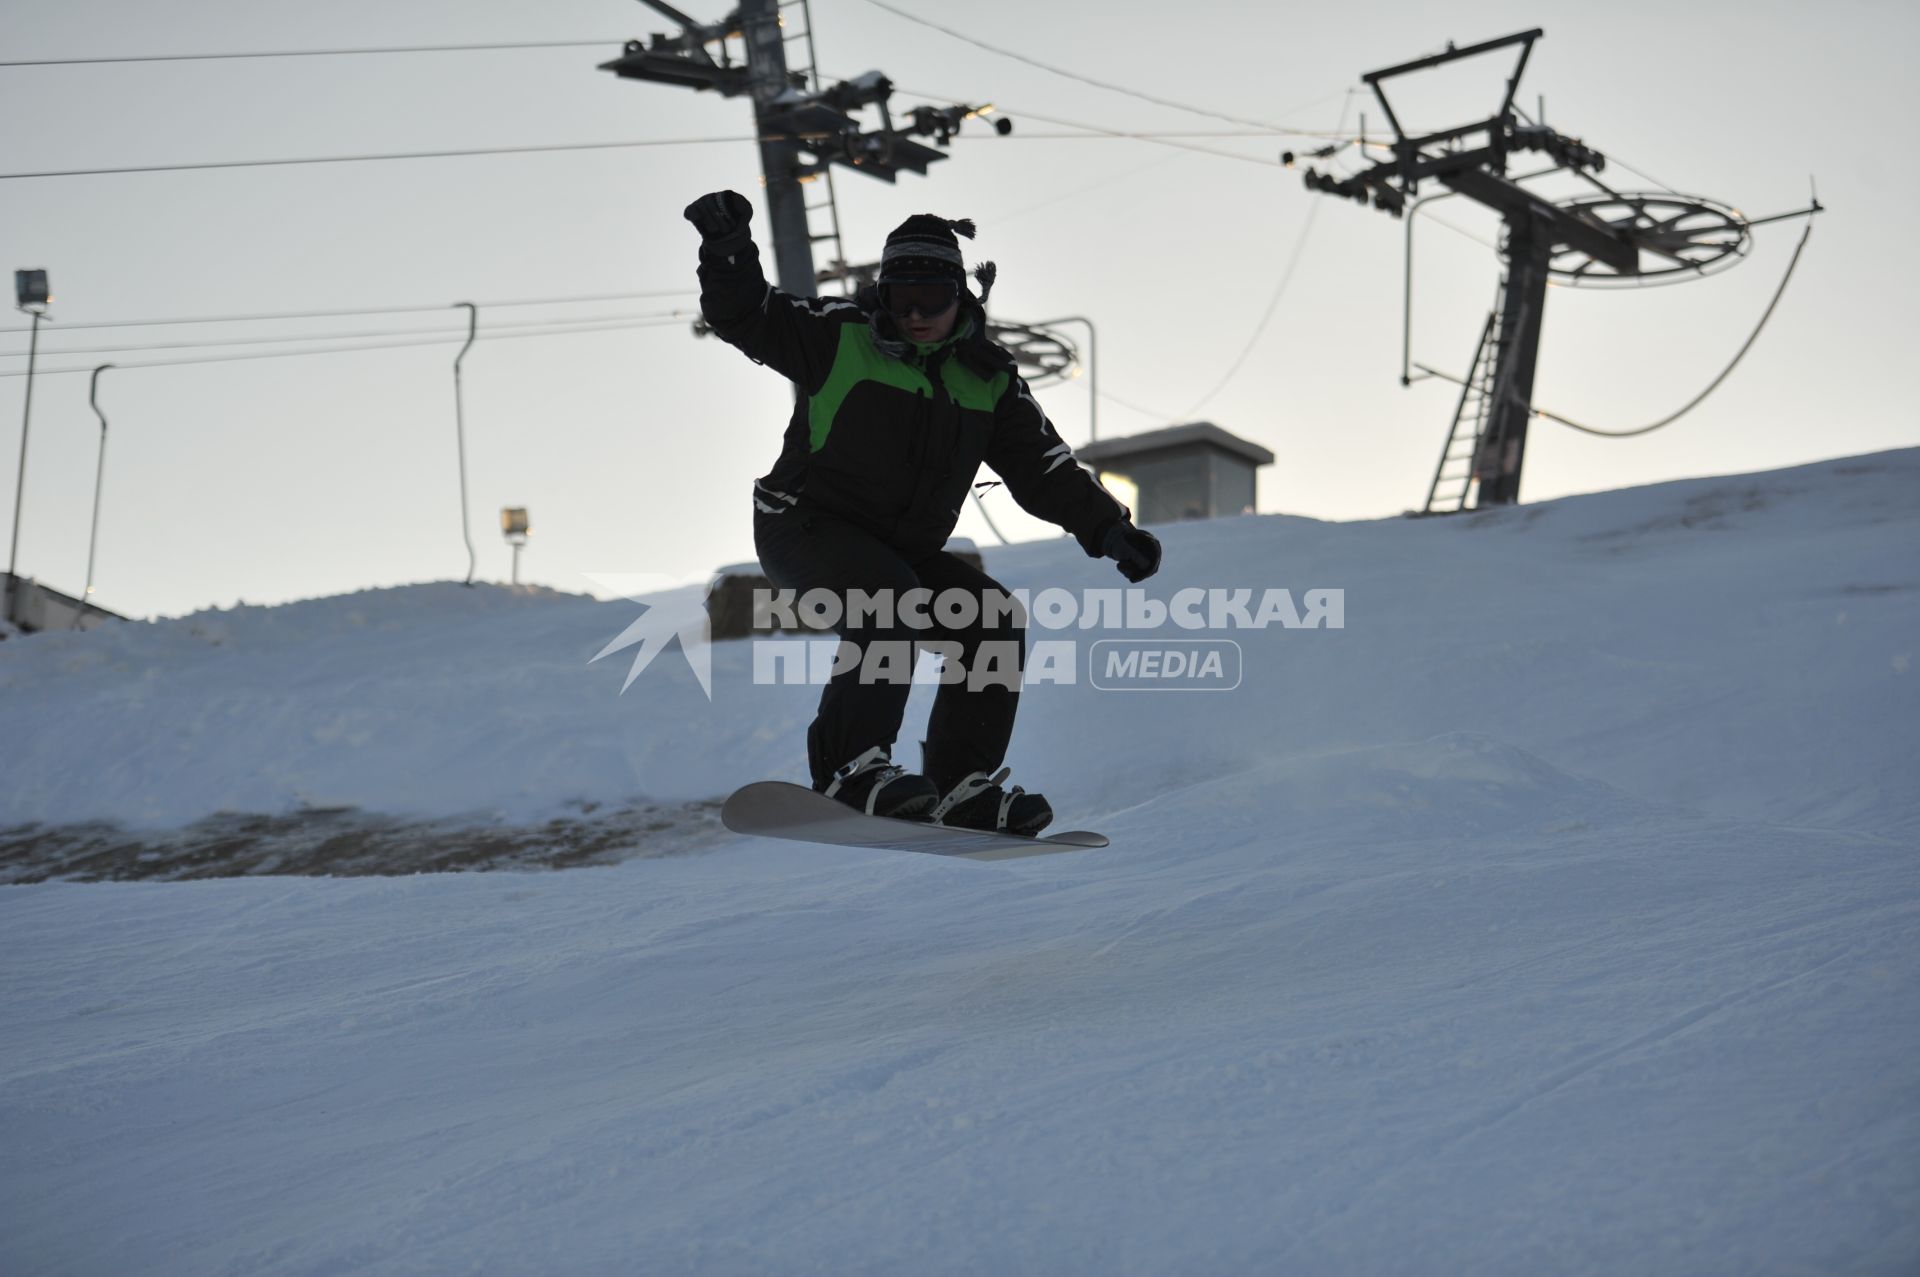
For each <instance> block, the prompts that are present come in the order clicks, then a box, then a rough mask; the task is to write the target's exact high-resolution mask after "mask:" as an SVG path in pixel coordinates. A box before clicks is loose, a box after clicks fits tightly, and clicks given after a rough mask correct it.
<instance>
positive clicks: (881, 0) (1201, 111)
mask: <svg viewBox="0 0 1920 1277" xmlns="http://www.w3.org/2000/svg"><path fill="white" fill-rule="evenodd" d="M867 3H868V4H870V5H872V6H873V7H874V8H876V9H884V10H886V11H887V12H888V13H891V14H893V15H894V16H895V17H898V18H904V19H906V20H907V21H908V22H913V23H918V24H919V25H920V26H923V27H931V28H932V29H933V30H935V31H938V32H940V33H941V34H942V35H946V36H951V37H953V38H954V39H955V40H959V41H961V42H962V43H965V44H970V45H973V46H974V47H975V48H977V49H985V50H986V51H987V52H988V53H993V54H997V55H999V56H1000V57H1003V58H1012V59H1013V60H1014V61H1016V62H1024V63H1026V64H1027V65H1028V66H1031V67H1038V68H1039V69H1040V70H1042V71H1046V72H1049V73H1051V74H1053V75H1058V76H1063V77H1065V78H1066V79H1069V80H1077V81H1079V82H1080V83H1082V84H1090V85H1092V86H1093V87H1094V88H1096V89H1105V90H1107V91H1108V92H1109V93H1122V94H1125V95H1126V96H1128V97H1130V98H1138V99H1140V100H1141V101H1142V102H1151V103H1153V104H1154V105H1155V106H1166V107H1172V108H1173V109H1174V110H1176V111H1187V112H1189V113H1191V114H1193V115H1204V116H1208V117H1210V118H1212V119H1216V120H1225V121H1227V122H1228V123H1229V124H1250V125H1253V126H1254V127H1256V128H1263V129H1270V128H1274V127H1275V126H1274V124H1273V123H1272V122H1271V121H1268V120H1250V119H1247V118H1246V117H1245V116H1240V115H1227V114H1225V113H1223V112H1220V111H1214V110H1209V109H1208V108H1206V107H1204V106H1192V105H1189V104H1188V103H1185V102H1176V101H1174V100H1173V99H1171V98H1162V97H1156V96H1154V95H1153V94H1151V93H1144V92H1142V91H1140V90H1139V89H1132V88H1128V87H1127V86H1126V85H1124V84H1114V83H1111V82H1109V81H1106V80H1096V79H1094V78H1093V77H1092V76H1088V75H1081V74H1080V73H1079V72H1077V71H1069V70H1067V69H1066V68H1064V67H1057V66H1054V65H1052V64H1051V63H1047V62H1042V61H1040V60H1039V59H1038V58H1030V57H1028V56H1027V55H1026V54H1024V53H1019V52H1016V51H1015V50H1013V49H1007V48H1003V47H1001V46H999V45H995V44H988V43H987V42H986V41H985V40H979V39H976V38H974V37H973V36H970V35H967V34H966V33H964V32H961V31H955V30H954V29H953V28H952V27H943V26H941V25H940V24H939V23H937V22H932V21H929V20H928V19H926V18H923V17H921V16H919V15H918V14H915V13H909V12H907V11H906V10H905V9H901V8H898V7H896V6H894V5H891V4H887V3H886V0H867ZM932 96H935V97H938V96H940V95H939V94H934V95H932ZM1333 96H1334V95H1332V94H1329V95H1328V97H1326V98H1321V99H1320V101H1319V102H1313V103H1310V104H1309V105H1308V106H1306V107H1302V108H1301V110H1310V109H1312V107H1315V106H1319V105H1320V103H1321V102H1325V101H1327V100H1329V99H1330V98H1331V97H1333ZM1021 114H1023V115H1024V114H1027V112H1021ZM1291 114H1298V112H1292V113H1291ZM1034 118H1036V119H1037V118H1039V117H1037V116H1036V117H1034ZM1313 136H1315V137H1318V136H1320V135H1319V134H1314V135H1313Z"/></svg>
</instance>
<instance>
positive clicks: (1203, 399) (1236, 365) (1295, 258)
mask: <svg viewBox="0 0 1920 1277" xmlns="http://www.w3.org/2000/svg"><path fill="white" fill-rule="evenodd" d="M1350 106H1352V99H1351V98H1349V99H1348V101H1347V104H1346V105H1344V106H1342V107H1341V108H1340V122H1339V123H1338V124H1336V125H1334V130H1335V131H1336V132H1338V131H1339V130H1340V129H1342V128H1344V127H1346V123H1347V110H1348V108H1349V107H1350ZM1325 203H1326V201H1325V200H1315V201H1314V202H1313V205H1312V207H1310V208H1309V209H1308V210H1307V220H1306V221H1305V222H1303V223H1302V224H1301V226H1300V234H1299V236H1298V238H1296V239H1295V240H1294V242H1293V252H1292V254H1291V255H1289V256H1288V258H1287V266H1286V269H1285V270H1283V271H1281V272H1280V282H1279V283H1277V284H1275V285H1274V288H1273V295H1272V296H1271V297H1269V298H1267V308H1266V310H1265V311H1264V312H1262V313H1261V316H1260V322H1259V323H1257V324H1255V325H1254V326H1253V332H1252V333H1251V334H1250V335H1249V336H1248V337H1247V344H1246V345H1245V346H1243V347H1241V350H1240V354H1239V357H1238V358H1236V359H1235V360H1234V361H1233V364H1232V366H1231V367H1229V368H1228V369H1227V371H1226V373H1225V374H1224V375H1222V376H1221V378H1220V380H1219V381H1216V382H1215V383H1214V384H1213V388H1212V389H1211V390H1209V391H1207V393H1206V394H1204V395H1201V396H1200V398H1198V399H1196V400H1194V402H1193V404H1192V406H1191V407H1189V408H1188V409H1187V410H1186V411H1185V412H1183V413H1182V414H1180V417H1179V420H1181V421H1192V420H1193V419H1194V414H1195V413H1197V412H1199V411H1200V410H1201V409H1202V408H1204V407H1206V406H1207V404H1208V403H1210V402H1211V401H1212V400H1213V397H1214V396H1215V395H1217V394H1219V393H1220V392H1221V391H1222V390H1224V389H1226V387H1227V383H1229V382H1231V381H1232V380H1233V379H1234V377H1235V376H1237V375H1238V374H1239V372H1240V369H1241V368H1242V367H1243V366H1245V364H1246V362H1247V357H1248V356H1249V355H1251V354H1253V350H1254V347H1255V346H1258V345H1259V344H1260V338H1261V337H1262V336H1264V335H1265V334H1266V331H1267V324H1268V323H1269V322H1271V321H1272V319H1273V314H1274V311H1276V310H1277V309H1279V306H1280V299H1281V298H1282V297H1284V296H1286V293H1287V288H1288V286H1289V285H1291V284H1292V283H1293V276H1294V273H1295V272H1296V271H1297V270H1298V269H1299V267H1300V261H1301V258H1302V257H1303V256H1304V255H1305V253H1306V251H1307V241H1308V239H1310V238H1311V237H1312V235H1313V223H1314V219H1315V218H1316V217H1317V216H1319V213H1320V208H1321V206H1322V205H1324V204H1325Z"/></svg>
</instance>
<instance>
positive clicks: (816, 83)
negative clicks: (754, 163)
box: [780, 0, 859, 296]
mask: <svg viewBox="0 0 1920 1277" xmlns="http://www.w3.org/2000/svg"><path fill="white" fill-rule="evenodd" d="M796 13H797V14H798V17H799V24H800V29H799V30H798V31H795V30H794V29H793V25H794V24H793V16H792V15H794V14H796ZM780 25H781V27H782V28H783V29H784V30H783V32H782V34H781V37H780V39H781V41H782V42H783V43H785V44H788V45H792V44H794V43H795V42H796V41H804V42H805V43H804V44H802V45H801V48H802V49H803V50H805V53H806V65H805V66H801V67H792V66H791V63H790V64H789V68H790V70H791V71H792V72H793V73H794V74H796V75H798V76H801V77H803V78H804V79H805V81H806V85H805V90H806V92H808V93H818V92H820V90H821V88H822V85H821V83H820V69H819V58H818V55H817V54H815V52H814V47H813V9H812V6H811V5H810V3H809V0H785V3H783V4H781V5H780ZM800 180H801V182H802V184H803V187H816V186H818V187H823V188H825V190H826V193H827V194H826V198H825V199H823V200H819V201H816V202H807V203H806V209H807V239H808V241H809V242H810V243H813V244H827V245H829V246H830V250H829V253H828V257H827V268H826V269H825V270H824V271H816V272H815V275H814V278H815V279H816V280H817V281H819V282H820V283H825V284H836V283H837V284H838V285H839V286H840V289H841V292H842V294H843V295H845V296H852V295H853V293H854V292H855V291H856V290H857V289H858V288H859V281H857V280H855V279H854V278H852V276H851V275H850V274H849V272H848V270H847V250H846V246H845V245H844V244H842V243H841V242H840V207H839V205H838V204H836V203H835V202H834V196H833V166H832V165H831V164H822V165H821V166H820V171H819V172H818V173H813V174H809V175H808V176H806V177H803V178H801V179H800ZM806 194H807V192H806V190H805V189H803V190H802V191H801V197H802V200H803V201H805V199H806ZM822 213H824V214H825V218H824V219H823V218H822V217H821V216H819V215H820V214H822ZM823 225H824V229H821V228H822V226H823Z"/></svg>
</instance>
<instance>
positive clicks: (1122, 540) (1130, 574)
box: [1100, 519, 1160, 585]
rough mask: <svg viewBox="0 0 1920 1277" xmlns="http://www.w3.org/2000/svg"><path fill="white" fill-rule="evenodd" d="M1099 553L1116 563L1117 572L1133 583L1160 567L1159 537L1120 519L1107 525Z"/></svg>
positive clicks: (1137, 582) (1148, 575)
mask: <svg viewBox="0 0 1920 1277" xmlns="http://www.w3.org/2000/svg"><path fill="white" fill-rule="evenodd" d="M1100 553H1101V555H1102V556H1103V557H1105V558H1109V559H1112V560H1114V561H1115V562H1116V563H1118V564H1119V565H1120V575H1121V576H1124V577H1126V578H1127V580H1129V581H1132V582H1134V583H1135V584H1136V585H1137V584H1139V583H1140V582H1141V581H1144V580H1146V579H1147V578H1148V577H1150V576H1152V575H1153V574H1154V573H1155V572H1158V571H1159V570H1160V538H1159V537H1156V536H1155V535H1153V533H1151V532H1143V531H1141V530H1140V529H1139V528H1136V527H1134V526H1133V525H1132V524H1131V523H1128V522H1126V521H1125V520H1123V519H1116V520H1114V522H1113V523H1111V524H1110V525H1108V527H1107V532H1106V535H1105V536H1104V537H1102V538H1101V540H1100Z"/></svg>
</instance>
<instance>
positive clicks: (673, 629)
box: [586, 572, 713, 700]
mask: <svg viewBox="0 0 1920 1277" xmlns="http://www.w3.org/2000/svg"><path fill="white" fill-rule="evenodd" d="M586 576H587V579H588V580H590V581H592V582H593V583H594V584H595V585H598V586H599V587H600V588H601V589H603V590H606V591H609V592H611V593H614V594H618V595H619V596H620V597H621V598H624V599H627V600H629V601H630V602H634V603H638V604H640V605H641V606H642V607H644V608H646V611H645V612H644V613H642V614H641V616H640V618H639V619H638V620H636V621H635V622H634V623H633V624H631V625H629V626H627V628H626V629H624V630H622V631H620V634H619V636H618V637H616V638H615V639H614V640H613V641H612V642H611V643H609V644H607V645H606V646H605V647H603V648H601V649H600V650H599V652H597V653H595V654H594V656H593V659H592V660H589V661H588V662H587V664H589V665H591V664H593V662H594V661H597V660H599V659H601V658H602V657H605V656H611V655H612V654H613V653H615V652H618V651H620V650H621V649H623V648H628V647H632V646H633V645H634V644H636V643H637V644H639V645H640V646H639V650H638V651H636V652H634V654H633V664H632V665H631V666H629V667H628V669H627V681H626V682H624V683H622V684H621V685H620V690H621V691H622V692H623V693H624V692H625V691H626V690H627V689H628V688H629V687H632V686H633V681H634V680H635V679H637V678H639V677H640V672H641V671H642V670H644V669H646V668H647V666H649V665H651V664H652V663H653V658H654V657H656V656H658V655H659V654H660V653H661V652H663V651H665V650H666V649H667V645H668V644H669V643H671V642H672V641H673V640H674V639H675V638H678V639H679V640H680V654H681V655H682V656H685V657H686V658H687V664H688V666H690V667H691V668H692V670H693V676H694V677H695V678H696V679H699V680H700V690H701V691H703V692H705V693H706V695H707V699H708V700H712V699H713V646H712V631H711V628H710V626H709V624H708V620H707V608H706V602H705V600H704V598H703V593H704V592H703V591H702V590H701V589H700V588H699V587H698V586H691V585H682V584H681V583H680V582H678V581H676V580H674V579H673V578H672V577H670V576H665V575H663V574H661V573H658V572H610V573H599V572H589V573H587V574H586Z"/></svg>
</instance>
